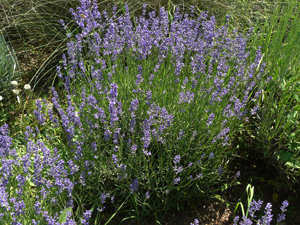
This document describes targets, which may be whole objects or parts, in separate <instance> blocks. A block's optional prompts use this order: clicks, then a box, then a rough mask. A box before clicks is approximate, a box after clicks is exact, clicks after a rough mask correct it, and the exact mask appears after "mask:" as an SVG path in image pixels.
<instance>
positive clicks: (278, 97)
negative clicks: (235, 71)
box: [243, 1, 300, 181]
mask: <svg viewBox="0 0 300 225" xmlns="http://www.w3.org/2000/svg"><path fill="white" fill-rule="evenodd" d="M299 12H300V7H299V4H298V1H288V2H285V3H278V4H276V5H275V10H274V12H273V14H272V15H271V16H270V17H268V18H266V20H265V21H264V22H263V23H261V24H258V25H257V26H256V28H255V30H254V32H255V33H256V34H257V35H254V36H252V38H251V42H250V44H249V46H253V47H254V48H255V47H256V46H262V48H261V51H262V54H263V56H264V59H265V60H266V63H267V66H266V69H265V73H264V74H265V75H264V76H266V77H272V80H271V81H270V82H269V83H268V85H267V86H264V88H263V89H262V90H263V92H262V95H261V98H260V99H259V101H258V103H259V108H260V109H259V110H258V114H257V115H256V116H255V117H254V119H253V120H252V123H251V125H250V126H249V127H252V128H253V129H252V128H250V130H251V129H252V132H251V135H252V137H254V139H253V142H252V144H253V145H252V148H251V152H252V153H251V154H253V147H254V149H256V150H257V151H255V152H256V153H255V154H257V157H259V158H263V159H268V160H269V162H270V163H272V164H273V165H276V166H277V168H282V169H283V171H285V172H287V173H288V174H289V175H292V177H293V176H295V175H297V176H298V175H299V169H300V162H299V159H300V158H299V157H300V155H299V150H300V133H299V119H300V115H299V109H300V104H299V97H300V86H299V85H300V83H299V79H300V76H299V69H300V66H299V65H300V64H299V56H300V55H299V54H300V44H299V41H298V40H299V38H300V18H299ZM261 87H262V86H261ZM243 138H244V137H243ZM243 140H245V139H243ZM243 142H244V141H243ZM294 181H295V180H294Z"/></svg>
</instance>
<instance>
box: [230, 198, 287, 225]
mask: <svg viewBox="0 0 300 225" xmlns="http://www.w3.org/2000/svg"><path fill="white" fill-rule="evenodd" d="M262 204H263V201H261V200H258V201H255V200H252V202H251V203H250V207H249V209H248V210H249V211H248V212H249V215H250V217H251V219H254V218H255V217H256V216H255V215H254V213H255V212H257V211H259V210H260V209H261V206H262ZM288 205H289V203H288V201H286V200H285V201H284V202H283V203H282V206H281V207H280V209H281V212H282V213H281V214H280V215H278V219H277V223H279V222H281V221H283V220H284V219H285V214H284V213H285V212H286V208H287V207H288ZM251 219H250V218H247V217H246V216H243V217H242V220H241V221H240V222H239V220H240V217H239V216H236V217H235V218H234V220H233V222H234V223H233V224H234V225H237V224H240V225H251V224H252V220H251ZM272 219H273V214H272V204H271V203H267V205H266V207H265V211H264V215H263V216H262V217H261V219H259V220H257V224H259V225H270V224H271V222H272Z"/></svg>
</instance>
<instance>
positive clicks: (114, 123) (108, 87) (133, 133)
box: [1, 0, 265, 224]
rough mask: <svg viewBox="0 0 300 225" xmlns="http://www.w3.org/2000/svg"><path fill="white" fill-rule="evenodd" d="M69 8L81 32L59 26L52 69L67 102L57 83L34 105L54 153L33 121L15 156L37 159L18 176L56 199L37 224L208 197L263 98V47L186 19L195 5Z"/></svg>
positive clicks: (150, 210)
mask: <svg viewBox="0 0 300 225" xmlns="http://www.w3.org/2000/svg"><path fill="white" fill-rule="evenodd" d="M71 12H72V14H73V17H74V20H75V21H76V23H77V25H78V29H77V30H76V31H71V30H70V29H69V28H68V27H67V26H66V25H65V23H64V21H61V24H62V25H63V26H64V28H65V29H66V31H67V37H68V38H69V42H68V44H67V47H68V52H67V55H64V56H63V63H62V67H57V73H58V76H59V77H60V78H61V80H62V82H63V84H64V88H65V93H66V95H65V96H64V97H65V98H62V99H60V98H59V96H58V93H57V92H56V90H55V89H52V95H53V96H52V104H48V103H45V102H44V101H40V100H38V101H37V102H36V106H37V108H36V110H35V112H34V114H35V116H36V118H37V120H38V122H39V126H38V127H39V128H40V129H43V134H41V135H45V136H47V137H49V138H48V139H49V146H51V148H50V149H51V150H49V148H46V147H45V146H44V145H43V143H41V142H40V141H39V140H38V139H37V140H36V143H33V142H31V141H30V138H29V133H31V131H30V129H31V128H28V132H29V133H27V134H26V135H27V136H28V142H27V145H28V146H32V147H27V148H29V149H27V151H28V153H24V155H20V156H18V155H17V154H16V153H14V154H13V155H12V156H11V157H13V156H14V157H15V158H14V159H13V160H14V161H12V162H14V163H15V164H16V165H17V166H19V167H20V168H21V166H23V164H21V162H23V161H24V160H26V159H24V160H23V158H24V157H25V158H26V157H27V158H28V159H27V160H29V159H30V158H32V159H31V160H33V161H32V162H29V163H28V166H27V167H25V169H24V168H23V170H22V168H21V169H20V170H19V171H20V173H21V174H25V175H22V176H23V178H22V179H23V180H25V181H26V182H29V181H30V179H33V181H34V182H37V183H34V182H33V187H32V189H37V190H39V191H40V192H39V193H40V194H41V195H42V196H45V199H50V198H52V197H53V198H54V200H53V204H57V202H59V204H57V205H59V207H54V208H55V210H53V211H51V210H50V209H49V210H50V211H45V213H41V214H38V216H36V217H35V218H37V219H35V220H36V221H38V220H40V221H42V220H43V219H45V218H48V217H49V218H50V216H52V217H51V218H53V221H54V220H56V219H57V218H59V215H60V214H61V215H62V214H63V213H64V215H68V216H67V217H66V218H65V219H64V222H65V223H67V222H66V221H71V222H69V223H72V221H73V219H71V216H73V217H74V221H75V220H76V221H81V223H82V224H88V220H89V217H92V218H93V221H94V222H95V223H101V222H103V221H106V222H107V223H108V222H110V221H112V219H113V217H114V216H115V215H116V214H117V212H126V213H127V216H125V218H124V219H123V218H122V219H121V220H122V221H124V220H126V219H128V218H131V219H133V218H135V219H137V220H138V221H139V220H140V218H143V217H144V216H145V215H153V214H154V215H155V217H156V221H157V222H158V221H160V220H161V217H162V216H163V213H165V212H167V211H168V210H173V209H181V208H182V207H183V206H184V204H186V203H188V202H189V201H191V200H195V198H196V199H199V198H201V196H203V195H209V194H211V193H213V192H214V189H213V187H212V186H213V185H215V184H216V183H217V182H218V181H219V180H220V179H221V178H222V177H223V175H224V174H225V173H226V164H225V162H227V160H230V155H231V154H232V151H233V150H230V148H228V147H229V146H230V137H231V135H232V132H231V131H232V130H233V129H234V128H235V127H236V126H237V125H238V124H239V123H241V121H242V120H247V116H249V115H251V114H255V112H256V110H257V107H256V106H254V105H253V103H252V102H253V101H254V100H255V99H257V98H258V97H259V96H260V94H261V90H260V89H259V88H257V87H256V84H257V82H261V81H263V80H262V72H263V69H264V67H265V64H264V63H262V60H261V59H262V55H261V52H260V49H257V52H256V56H255V58H254V59H253V60H252V59H251V58H250V57H249V52H248V51H247V49H246V44H247V37H248V36H249V35H250V33H249V34H248V35H247V36H246V37H244V36H243V35H241V34H239V33H237V32H236V31H233V32H229V31H228V29H227V24H225V26H222V27H220V28H217V27H216V26H215V18H214V17H213V16H212V17H210V18H209V17H208V13H206V12H202V13H201V14H200V16H199V17H198V18H197V19H193V17H192V15H193V13H194V12H193V10H192V11H191V15H181V14H180V12H179V9H177V10H176V12H175V14H174V16H173V19H172V21H170V19H169V16H168V13H167V12H166V11H165V10H164V8H161V9H160V12H159V14H158V15H155V12H150V13H149V14H148V15H146V6H144V12H143V15H142V16H141V17H139V18H133V19H131V17H130V14H129V10H128V7H127V6H126V5H125V15H122V16H120V17H116V15H114V16H113V17H112V18H111V19H109V18H108V17H107V13H106V12H105V11H104V12H102V13H100V12H99V11H98V8H97V3H96V1H93V2H91V1H86V0H82V1H81V6H80V7H78V8H77V10H76V11H75V10H71ZM114 12H116V8H115V9H114V11H113V13H114ZM228 19H229V18H228V17H227V20H228ZM74 33H75V34H76V35H75V36H73V34H74ZM247 109H250V110H247ZM46 128H48V129H46ZM5 129H6V128H5ZM6 133H7V132H4V133H3V135H4V136H5V135H6ZM5 137H6V136H5ZM33 146H37V147H33ZM7 151H8V150H7ZM18 157H19V158H18ZM42 159H43V160H42ZM3 160H6V158H5V157H4V158H3ZM22 160H23V161H22ZM26 165H27V164H26ZM29 165H31V166H32V167H33V169H32V175H31V176H26V171H27V170H28V168H29V167H30V166H29ZM10 168H11V167H10ZM3 169H4V167H3ZM4 170H6V169H4ZM24 170H25V171H24ZM7 171H8V172H7V173H8V174H10V173H9V171H11V169H7ZM7 176H9V175H7ZM31 177H32V178H31ZM3 179H5V178H3ZM12 179H17V178H12ZM51 181H52V182H53V183H51ZM11 182H12V183H13V182H15V181H9V182H8V183H7V181H6V183H3V184H1V185H2V186H1V187H3V188H2V190H3V194H2V196H9V197H11V196H13V195H12V193H10V191H9V190H10V188H6V187H8V186H7V185H11V187H13V189H17V190H18V189H19V188H21V186H20V185H21V184H20V185H19V186H20V187H18V186H16V185H13V184H12V183H11ZM22 184H23V183H22ZM29 184H30V183H29ZM35 186H37V187H35ZM45 186H46V187H45ZM46 191H49V193H50V194H49V195H47V194H44V193H45V192H46ZM54 193H56V194H54ZM22 195H23V193H21V194H19V198H18V200H17V201H21V199H22ZM59 196H61V198H58V197H59ZM40 198H41V197H39V199H40ZM10 201H11V200H10ZM37 202H39V201H38V200H37ZM43 203H44V201H43ZM73 203H74V204H73ZM10 204H14V202H11V203H10ZM33 204H42V203H41V202H39V203H34V202H29V203H25V202H24V204H23V205H22V207H21V209H22V210H23V211H20V212H25V211H26V209H27V208H30V207H33ZM45 204H46V203H45ZM8 205H9V204H8V203H7V204H4V205H1V206H2V209H3V212H5V214H3V215H5V216H7V217H9V219H10V220H11V221H13V222H16V221H17V219H15V218H17V217H18V216H20V215H21V214H22V213H18V212H16V213H15V214H9V213H7V212H8V211H9V206H8ZM50 205H51V204H50ZM69 207H73V211H72V213H71V212H70V211H68V208H69ZM25 208H26V209H25ZM50 208H51V207H50ZM45 210H46V209H45ZM86 210H88V211H86ZM129 212H130V215H129V216H128V213H129ZM162 212H163V213H162ZM55 213H58V214H55ZM59 213H60V214H59ZM71 214H72V215H71ZM81 215H84V216H83V218H81V220H80V219H79V218H80V217H81ZM121 215H123V214H121ZM55 216H56V217H55ZM119 222H120V221H119Z"/></svg>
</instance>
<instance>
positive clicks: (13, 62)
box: [0, 34, 19, 98]
mask: <svg viewBox="0 0 300 225" xmlns="http://www.w3.org/2000/svg"><path fill="white" fill-rule="evenodd" d="M17 69H18V63H17V58H16V55H15V54H14V51H13V49H12V48H11V47H10V46H9V44H8V43H6V41H5V39H4V36H3V35H1V34H0V95H5V94H6V92H7V91H8V88H9V87H10V82H11V81H13V80H14V79H17V78H18V77H19V73H18V71H17ZM3 97H4V96H3ZM4 98H5V97H4Z"/></svg>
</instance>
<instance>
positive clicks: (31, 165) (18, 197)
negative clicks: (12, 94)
mask: <svg viewBox="0 0 300 225" xmlns="http://www.w3.org/2000/svg"><path fill="white" fill-rule="evenodd" d="M8 132H9V131H8V126H7V125H3V126H2V127H1V128H0V154H1V155H0V160H1V161H0V164H1V165H2V167H1V169H0V174H1V176H0V211H1V212H2V213H3V212H4V213H3V214H2V219H4V218H6V219H7V221H9V218H12V224H17V223H16V222H17V221H19V220H20V218H22V217H23V216H24V214H26V213H28V212H30V211H31V210H32V209H31V207H32V204H31V203H30V202H28V201H26V202H25V201H24V199H26V198H28V196H26V193H25V190H28V188H32V187H34V190H35V192H36V193H37V195H36V200H35V201H34V210H35V214H36V215H41V216H42V217H44V219H45V220H46V221H48V220H49V221H48V222H49V224H57V223H56V222H55V223H50V221H52V222H54V221H57V220H56V219H55V218H52V217H51V216H49V214H48V212H47V211H45V209H46V207H47V204H50V205H51V204H52V205H53V204H56V203H57V202H58V199H59V196H60V195H64V196H67V197H68V199H69V200H68V202H69V203H68V205H66V207H72V206H73V199H72V192H73V188H74V183H73V182H72V181H71V180H70V179H69V175H71V173H69V172H68V171H67V169H66V168H67V166H66V165H65V162H64V160H62V159H61V157H60V155H59V154H57V149H55V148H54V149H52V150H51V149H49V148H47V147H46V145H45V144H44V143H43V142H42V141H40V140H37V141H36V142H34V141H32V140H31V136H30V134H32V133H33V130H32V129H31V128H30V127H27V132H28V134H27V135H26V136H27V143H26V146H27V149H26V152H25V153H21V154H17V153H16V150H15V149H12V148H11V146H12V138H10V137H9V136H8V135H9V133H8ZM75 170H76V169H75ZM75 170H74V169H73V173H74V172H75ZM14 179H15V181H14ZM45 204H46V205H45ZM3 210H4V211H3ZM4 220H5V219H4ZM69 221H70V223H69V224H72V223H71V222H72V221H71V220H69ZM35 222H36V221H35ZM73 224H74V223H73Z"/></svg>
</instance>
